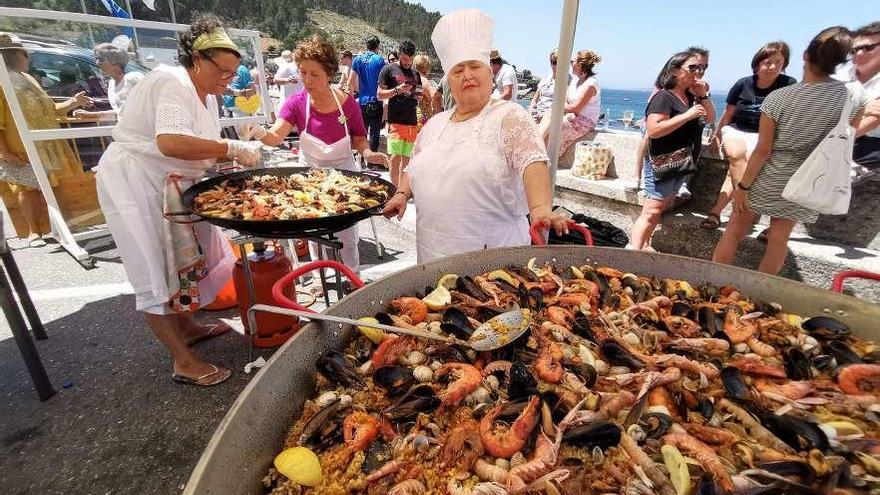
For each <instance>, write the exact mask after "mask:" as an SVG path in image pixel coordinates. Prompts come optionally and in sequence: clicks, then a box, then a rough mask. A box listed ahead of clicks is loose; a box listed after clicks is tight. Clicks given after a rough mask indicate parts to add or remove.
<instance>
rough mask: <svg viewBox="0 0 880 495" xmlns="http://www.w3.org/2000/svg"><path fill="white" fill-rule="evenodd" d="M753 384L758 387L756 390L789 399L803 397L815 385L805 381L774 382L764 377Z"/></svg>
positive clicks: (808, 393) (811, 390)
mask: <svg viewBox="0 0 880 495" xmlns="http://www.w3.org/2000/svg"><path fill="white" fill-rule="evenodd" d="M753 385H754V386H755V388H756V389H758V392H770V393H774V394H778V395H781V396H782V397H785V398H786V399H791V400H798V399H803V398H804V397H806V396H808V395H810V393H811V392H813V390H814V389H815V385H814V384H813V383H812V382H807V381H788V382H785V383H775V382H772V381H770V380H766V379H758V380H755V381H754V382H753Z"/></svg>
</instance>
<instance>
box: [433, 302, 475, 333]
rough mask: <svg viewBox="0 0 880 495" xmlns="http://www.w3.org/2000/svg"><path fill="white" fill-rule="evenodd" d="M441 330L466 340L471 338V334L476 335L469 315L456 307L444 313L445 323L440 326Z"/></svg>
mask: <svg viewBox="0 0 880 495" xmlns="http://www.w3.org/2000/svg"><path fill="white" fill-rule="evenodd" d="M440 329H441V330H443V331H444V332H446V333H448V334H451V335H455V336H456V337H458V338H460V339H464V340H467V339H469V338H471V334H472V333H474V328H473V327H472V326H471V322H470V320H469V319H468V317H467V315H466V314H464V312H463V311H461V310H460V309H458V308H456V307H451V308H447V309H446V310H445V311H443V323H441V324H440Z"/></svg>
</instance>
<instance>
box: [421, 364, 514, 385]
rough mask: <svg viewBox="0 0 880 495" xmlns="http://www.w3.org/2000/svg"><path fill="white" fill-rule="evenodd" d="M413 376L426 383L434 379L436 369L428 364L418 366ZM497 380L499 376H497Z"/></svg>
mask: <svg viewBox="0 0 880 495" xmlns="http://www.w3.org/2000/svg"><path fill="white" fill-rule="evenodd" d="M412 374H413V377H415V379H416V380H417V381H419V382H420V383H426V382H430V381H433V380H434V371H433V370H432V369H431V368H430V367H428V366H416V367H415V369H413V372H412ZM496 380H497V378H496Z"/></svg>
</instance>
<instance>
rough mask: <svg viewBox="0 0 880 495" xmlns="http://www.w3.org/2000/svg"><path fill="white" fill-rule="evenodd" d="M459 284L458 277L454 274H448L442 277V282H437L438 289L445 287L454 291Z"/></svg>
mask: <svg viewBox="0 0 880 495" xmlns="http://www.w3.org/2000/svg"><path fill="white" fill-rule="evenodd" d="M457 282H458V275H456V274H454V273H447V274H446V275H443V276H442V277H440V280H438V281H437V287H445V288H447V289H454V288H455V284H456V283H457Z"/></svg>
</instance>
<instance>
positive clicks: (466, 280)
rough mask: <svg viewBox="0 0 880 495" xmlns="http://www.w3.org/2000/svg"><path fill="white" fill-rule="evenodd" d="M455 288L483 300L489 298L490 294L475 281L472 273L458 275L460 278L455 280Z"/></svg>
mask: <svg viewBox="0 0 880 495" xmlns="http://www.w3.org/2000/svg"><path fill="white" fill-rule="evenodd" d="M455 290H457V291H459V292H463V293H465V294H467V295H469V296H471V297H473V298H474V299H477V300H479V301H481V302H486V301H488V300H489V295H488V294H486V293H485V292H484V291H483V289H481V288H480V286H479V285H477V283H476V282H474V279H472V278H471V276H470V275H464V276H461V277H458V280H456V282H455Z"/></svg>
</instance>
